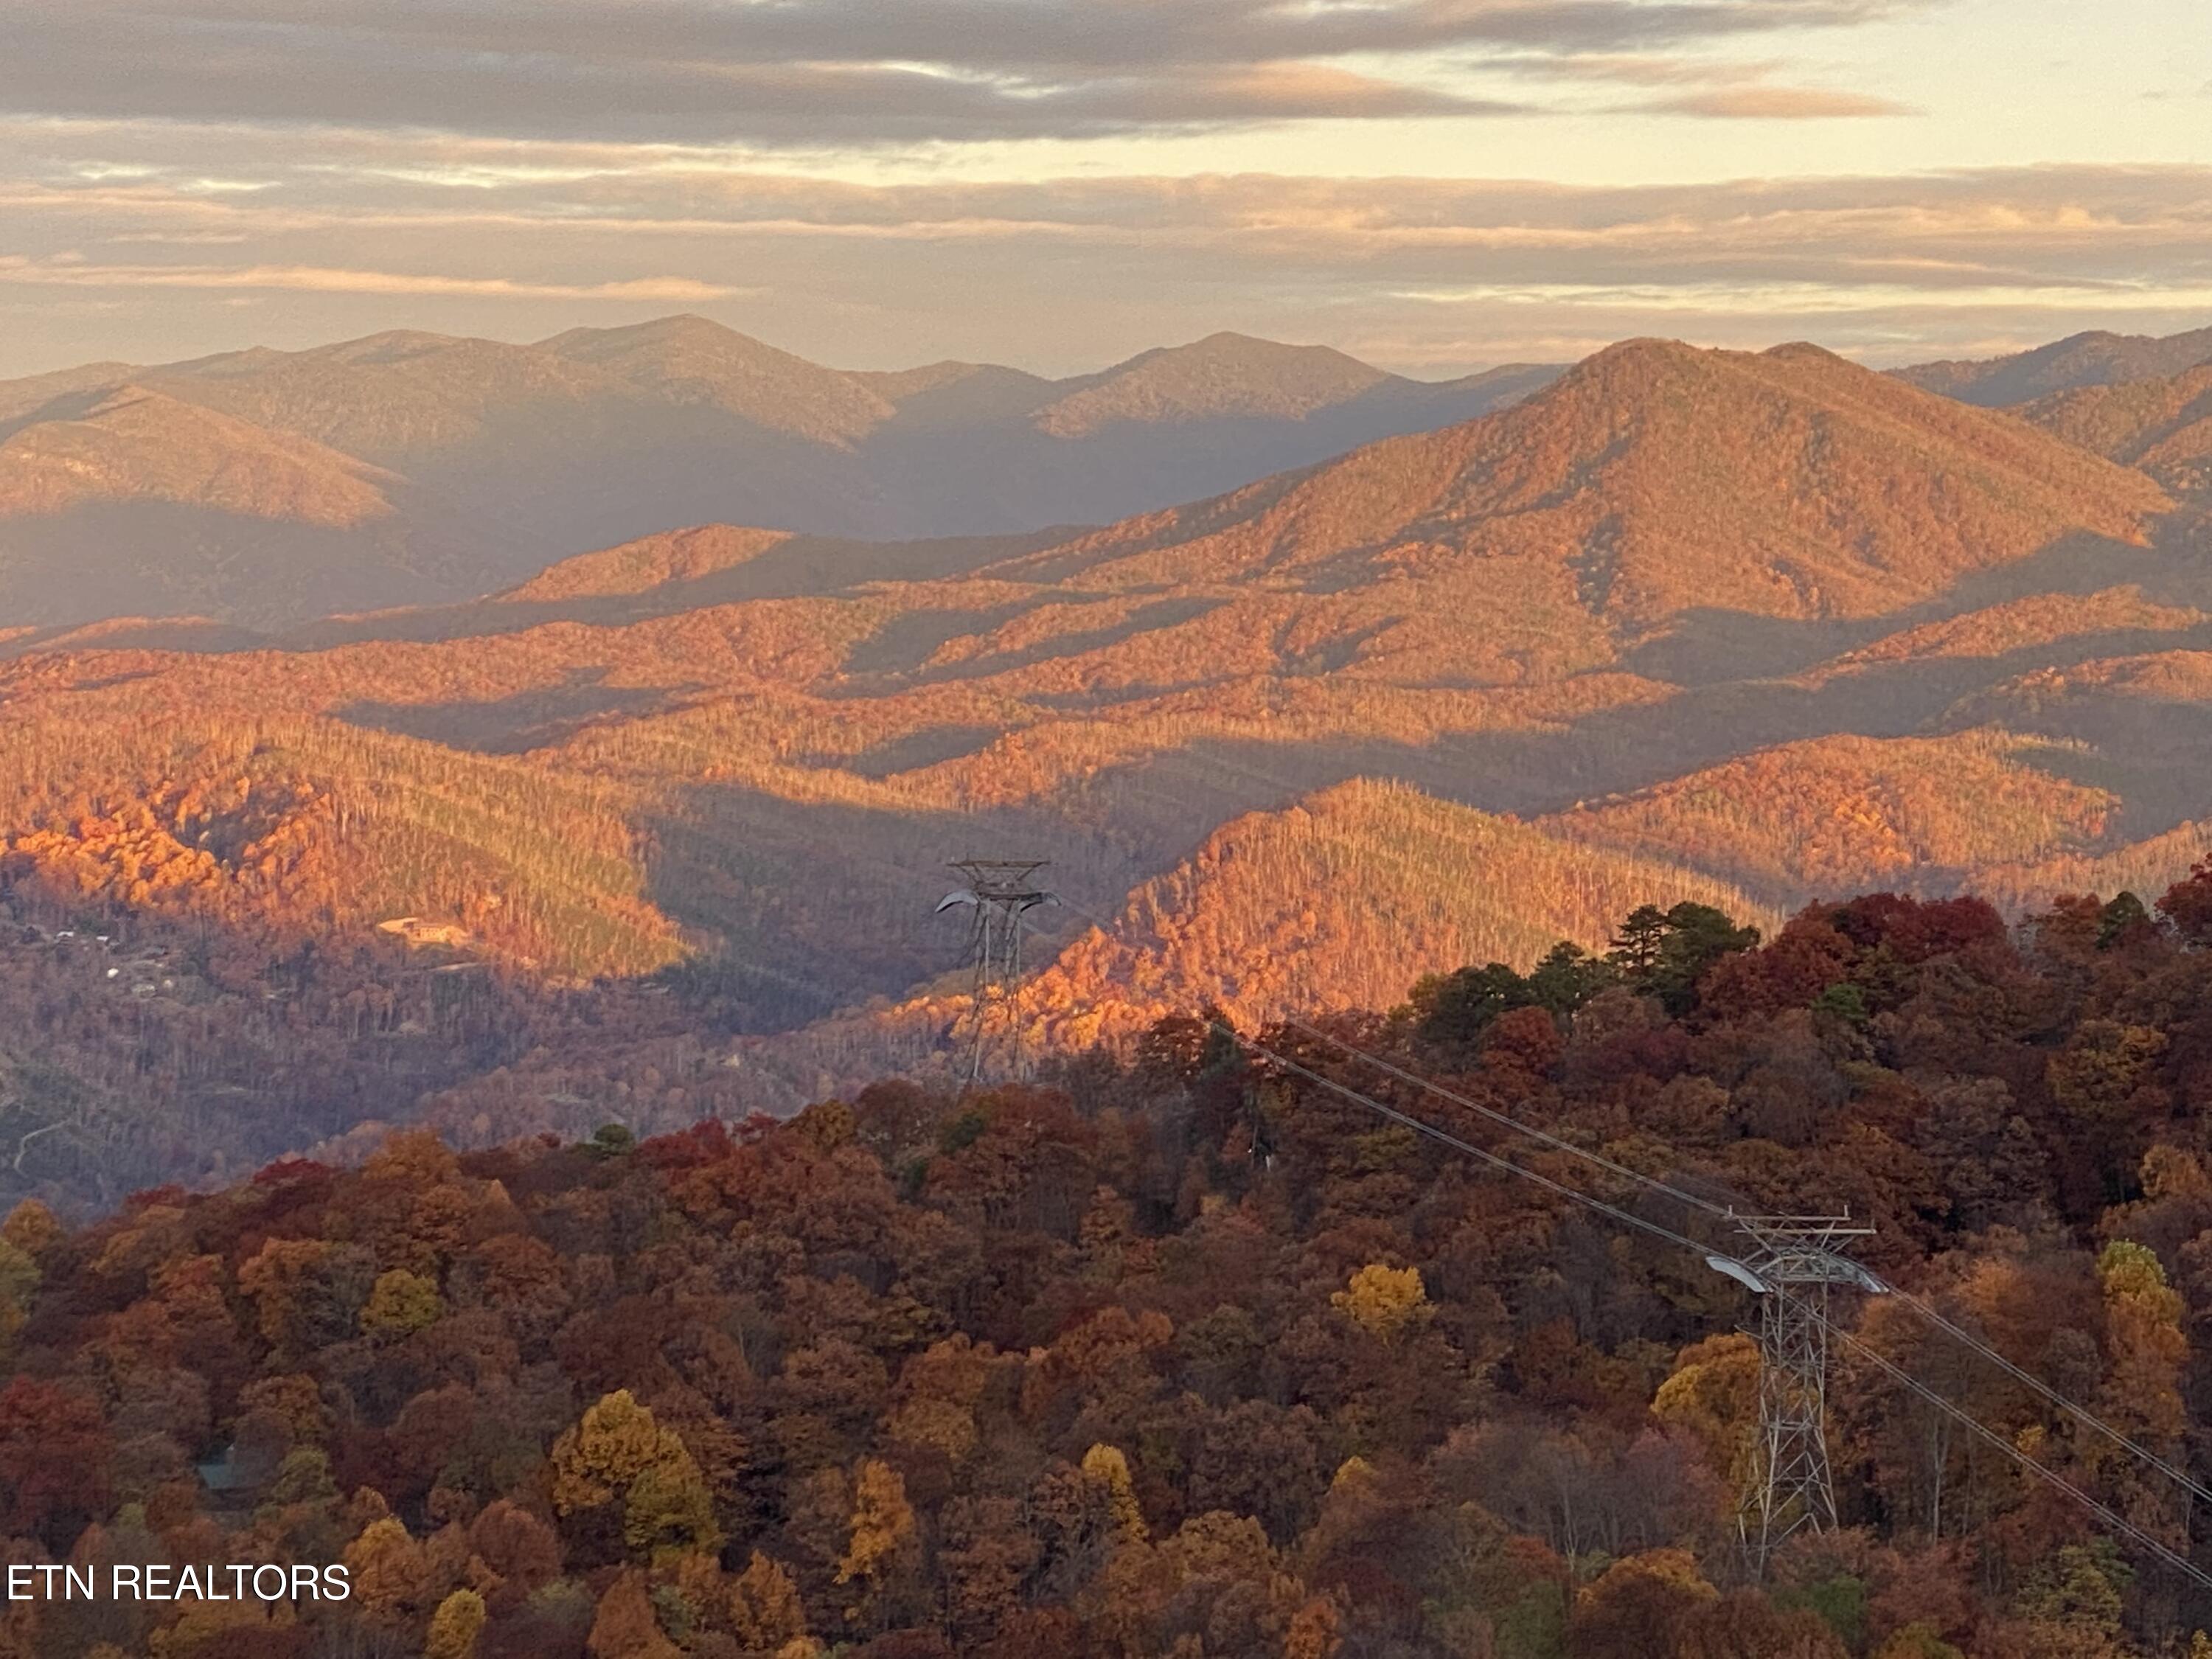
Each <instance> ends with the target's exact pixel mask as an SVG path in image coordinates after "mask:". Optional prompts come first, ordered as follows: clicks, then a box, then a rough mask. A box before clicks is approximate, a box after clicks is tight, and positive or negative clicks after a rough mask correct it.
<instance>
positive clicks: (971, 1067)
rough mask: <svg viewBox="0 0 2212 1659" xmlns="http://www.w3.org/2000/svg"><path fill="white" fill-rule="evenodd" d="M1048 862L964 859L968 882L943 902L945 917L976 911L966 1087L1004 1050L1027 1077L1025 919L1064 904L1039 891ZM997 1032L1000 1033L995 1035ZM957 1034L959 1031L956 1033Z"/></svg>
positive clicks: (961, 868)
mask: <svg viewBox="0 0 2212 1659" xmlns="http://www.w3.org/2000/svg"><path fill="white" fill-rule="evenodd" d="M1047 862H1048V860H1044V859H960V860H955V862H954V863H953V865H952V868H953V869H955V870H957V871H958V872H960V873H961V875H962V876H963V877H964V878H966V879H967V883H968V884H967V885H966V886H965V887H962V888H956V889H955V890H953V891H951V892H950V893H947V894H946V895H945V897H944V898H943V899H942V900H941V901H939V904H938V907H937V908H938V910H939V913H940V914H942V913H943V912H945V911H946V910H950V909H951V908H954V907H956V906H958V905H969V906H971V907H973V909H974V912H975V914H974V915H973V917H972V919H971V920H970V922H969V929H968V960H969V965H970V967H972V968H973V969H974V970H975V992H974V996H973V999H972V1000H971V1002H970V1004H969V1034H968V1068H967V1073H968V1074H967V1081H968V1082H969V1083H970V1084H974V1083H975V1082H977V1081H979V1080H980V1079H981V1077H982V1075H983V1065H984V1060H985V1057H986V1056H987V1054H990V1053H991V1052H992V1050H993V1049H994V1048H995V1047H998V1046H1000V1045H1001V1044H1003V1046H1004V1047H1005V1048H1006V1050H1007V1054H1008V1062H1009V1063H1008V1067H1007V1069H1008V1071H1009V1072H1010V1073H1011V1074H1012V1075H1013V1076H1015V1077H1024V1076H1026V1075H1027V1072H1026V1070H1025V1062H1024V1059H1023V1056H1022V1023H1021V1012H1020V1010H1019V1009H1018V1007H1017V1006H1016V1004H1015V994H1016V992H1017V991H1018V988H1019V987H1020V984H1021V978H1022V931H1023V928H1024V926H1025V925H1026V924H1025V923H1024V921H1023V918H1024V916H1025V915H1028V913H1029V912H1030V911H1031V910H1033V909H1035V908H1036V907H1037V906H1038V905H1040V904H1054V903H1057V902H1059V901H1058V900H1057V899H1055V898H1054V896H1053V895H1052V894H1050V893H1048V892H1047V891H1046V890H1044V889H1043V888H1042V887H1040V886H1039V885H1038V884H1037V882H1036V872H1038V871H1040V870H1042V869H1043V868H1044V867H1045V866H1046V864H1047ZM994 1027H997V1028H1000V1029H999V1030H995V1031H994ZM955 1029H956V1030H957V1027H956V1028H955Z"/></svg>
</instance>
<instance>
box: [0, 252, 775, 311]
mask: <svg viewBox="0 0 2212 1659" xmlns="http://www.w3.org/2000/svg"><path fill="white" fill-rule="evenodd" d="M0 283H9V284H13V285H15V286H18V287H33V288H91V289H138V288H161V289H268V290H270V291H289V292H295V293H307V294H358V295H386V296H401V297H407V298H421V297H430V298H439V299H457V298H458V299H478V300H481V299H492V300H625V301H665V302H670V303H675V304H684V303H689V302H692V301H705V300H727V299H732V298H735V297H737V296H738V295H741V294H743V293H744V289H736V288H731V287H727V286H726V285H724V284H721V283H702V282H697V281H695V280H693V279H692V278H690V277H688V276H645V277H632V278H628V279H624V280H621V281H616V282H605V283H532V282H518V281H515V280H513V278H510V277H505V276H437V275H428V274H424V273H422V272H416V271H402V270H333V269H331V268H329V267H325V266H314V265H234V266H224V265H113V264H92V263H90V262H88V261H83V260H77V259H66V260H64V259H28V258H21V257H17V256H0Z"/></svg>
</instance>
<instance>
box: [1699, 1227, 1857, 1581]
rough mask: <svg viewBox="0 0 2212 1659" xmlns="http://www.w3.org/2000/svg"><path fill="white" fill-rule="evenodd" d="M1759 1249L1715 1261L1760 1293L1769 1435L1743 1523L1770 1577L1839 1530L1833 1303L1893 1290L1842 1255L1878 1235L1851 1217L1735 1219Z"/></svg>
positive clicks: (1757, 1566) (1764, 1427)
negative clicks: (1831, 1400)
mask: <svg viewBox="0 0 2212 1659" xmlns="http://www.w3.org/2000/svg"><path fill="white" fill-rule="evenodd" d="M1733 1219H1734V1220H1735V1224H1736V1225H1737V1226H1738V1227H1739V1228H1741V1230H1742V1231H1743V1233H1744V1234H1745V1236H1746V1237H1747V1239H1748V1241H1749V1243H1750V1244H1751V1246H1752V1248H1751V1249H1748V1250H1747V1251H1746V1252H1745V1254H1744V1256H1743V1258H1742V1259H1741V1261H1738V1260H1735V1259H1734V1258H1731V1257H1727V1256H1708V1257H1707V1258H1706V1260H1707V1261H1708V1262H1710V1263H1711V1265H1712V1266H1713V1267H1717V1268H1718V1269H1719V1270H1720V1271H1722V1272H1723V1273H1727V1274H1728V1275H1729V1277H1730V1278H1732V1279H1736V1280H1738V1281H1739V1282H1740V1283H1742V1284H1745V1285H1749V1286H1750V1287H1751V1289H1752V1290H1753V1291H1757V1292H1758V1294H1759V1325H1758V1329H1757V1333H1756V1334H1757V1337H1758V1340H1759V1431H1758V1439H1757V1440H1756V1441H1755V1442H1754V1443H1753V1448H1752V1468H1751V1478H1750V1480H1749V1481H1748V1482H1747V1485H1746V1486H1745V1488H1744V1493H1743V1501H1742V1504H1741V1508H1740V1509H1739V1510H1737V1514H1736V1521H1737V1525H1738V1527H1739V1528H1740V1529H1741V1534H1742V1536H1743V1541H1744V1546H1745V1548H1746V1550H1747V1552H1748V1553H1749V1555H1750V1557H1751V1565H1752V1570H1753V1571H1754V1572H1756V1573H1764V1572H1765V1570H1766V1563H1767V1560H1768V1559H1769V1558H1770V1557H1771V1555H1772V1554H1773V1553H1774V1551H1775V1550H1776V1549H1778V1548H1779V1547H1781V1545H1782V1544H1783V1542H1784V1541H1785V1540H1787V1539H1788V1538H1789V1537H1790V1535H1791V1534H1794V1533H1796V1532H1799V1531H1802V1530H1803V1529H1805V1528H1811V1529H1812V1530H1813V1531H1814V1532H1827V1531H1830V1530H1832V1528H1834V1527H1835V1525H1836V1523H1837V1522H1836V1489H1835V1483H1834V1480H1833V1479H1832V1476H1831V1474H1830V1472H1829V1467H1828V1433H1827V1419H1828V1299H1829V1294H1830V1292H1831V1291H1832V1290H1834V1289H1835V1287H1837V1286H1838V1285H1842V1286H1844V1287H1845V1288H1847V1289H1850V1290H1859V1291H1874V1292H1876V1293H1880V1292H1881V1291H1884V1290H1886V1289H1887V1286H1886V1285H1883V1284H1882V1282H1881V1280H1880V1279H1876V1278H1875V1276H1874V1275H1873V1274H1872V1273H1869V1272H1868V1271H1867V1270H1866V1269H1865V1268H1864V1267H1861V1266H1859V1264H1858V1263H1857V1262H1856V1261H1852V1260H1851V1259H1850V1257H1848V1256H1845V1255H1842V1254H1840V1253H1839V1249H1838V1246H1839V1245H1840V1244H1841V1243H1843V1241H1844V1240H1846V1239H1857V1238H1865V1237H1870V1236H1871V1235H1872V1234H1873V1231H1874V1229H1872V1228H1871V1227H1855V1226H1853V1225H1851V1221H1850V1217H1849V1216H1847V1215H1846V1216H1735V1217H1733Z"/></svg>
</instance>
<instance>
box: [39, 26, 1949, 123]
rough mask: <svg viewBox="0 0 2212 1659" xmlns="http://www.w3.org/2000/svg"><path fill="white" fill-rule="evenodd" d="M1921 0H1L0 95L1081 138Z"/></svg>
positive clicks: (1370, 98) (351, 116)
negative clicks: (1301, 1) (1442, 70)
mask: <svg viewBox="0 0 2212 1659" xmlns="http://www.w3.org/2000/svg"><path fill="white" fill-rule="evenodd" d="M1936 3H1939V0H1657V3H1655V0H1377V3H1371V4H1361V5H1293V4H1285V3H1281V0H1171V3H1162V0H896V3H893V4H885V3H883V0H779V3H774V4H767V3H744V4H721V3H710V0H625V3H613V0H477V3H469V4H462V3H455V0H436V3H425V4H410V5H404V6H395V5H392V4H391V3H389V0H317V3H313V4H310V5H301V4H300V3H297V0H9V4H8V5H7V6H6V7H5V8H4V9H0V65H5V69H4V70H0V109H8V110H12V111H15V112H21V113H41V114H49V115H64V116H166V117H171V118H180V119H191V120H217V119H237V120H248V121H263V122H276V123H284V124H298V125H319V124H327V123H340V124H356V125H373V126H410V127H429V128H435V129H442V130H447V131H465V132H476V133H488V134H489V133H503V134H513V135H522V136H533V137H596V138H610V137H614V138H628V139H633V140H650V139H656V138H658V139H675V140H690V141H702V140H708V141H744V142H750V143H767V144H794V143H795V144H804V145H821V144H825V143H855V144H870V143H912V142H916V141H925V140H961V139H978V138H1006V137H1038V136H1052V137H1086V136H1089V137H1095V136H1100V135H1108V134H1117V133H1127V132H1131V131H1155V130H1158V129H1160V128H1162V127H1177V126H1180V127H1207V126H1217V125H1238V124H1250V123H1254V122H1266V121H1279V120H1288V119H1311V118H1339V119H1341V118H1396V117H1402V116H1407V115H1434V114H1459V115H1483V114H1496V113H1505V112H1513V111H1516V110H1517V109H1518V108H1520V107H1521V106H1519V105H1517V104H1516V103H1515V102H1514V101H1513V100H1502V99H1498V98H1496V97H1493V96H1490V95H1487V94H1484V93H1482V92H1480V90H1476V89H1471V88H1468V86H1466V85H1464V84H1460V83H1458V82H1455V81H1453V80H1451V79H1450V78H1449V77H1446V78H1443V79H1440V78H1439V77H1438V76H1437V74H1436V73H1434V72H1433V65H1434V64H1436V63H1437V62H1438V61H1443V60H1456V61H1459V62H1461V63H1462V64H1470V63H1472V64H1480V63H1481V62H1484V61H1486V60H1489V59H1492V58H1497V59H1500V60H1512V59H1519V60H1523V61H1525V60H1528V59H1529V58H1554V59H1559V60H1567V59H1572V58H1579V57H1584V56H1606V55H1617V54H1621V53H1636V52H1653V51H1658V52H1665V51H1669V50H1674V49H1679V48H1681V47H1684V46H1694V45H1697V44H1699V43H1711V42H1716V41H1729V40H1739V39H1743V38H1748V37H1755V36H1759V35H1762V34H1772V33H1778V32H1780V31H1784V30H1792V29H1803V28H1807V27H1844V26H1849V25H1853V24H1863V23H1866V22H1869V21H1875V20H1877V19H1881V18H1886V17H1890V16H1894V15H1899V14H1900V13H1905V12H1910V11H1913V10H1918V9H1926V8H1928V7H1929V6H1931V5H1934V4H1936ZM120 41H128V42H130V43H131V50H130V51H129V52H127V53H125V52H119V51H118V42H120Z"/></svg>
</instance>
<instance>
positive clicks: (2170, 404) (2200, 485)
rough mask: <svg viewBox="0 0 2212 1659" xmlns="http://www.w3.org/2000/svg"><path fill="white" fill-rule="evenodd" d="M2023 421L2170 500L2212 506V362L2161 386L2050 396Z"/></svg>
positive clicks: (2151, 383)
mask: <svg viewBox="0 0 2212 1659" xmlns="http://www.w3.org/2000/svg"><path fill="white" fill-rule="evenodd" d="M2021 415H2022V416H2024V417H2025V418H2026V419H2027V420H2030V421H2033V422H2035V424H2036V425H2038V426H2039V427H2041V428H2043V429H2044V430H2045V431H2046V432H2051V433H2055V434H2057V435H2058V436H2059V437H2062V438H2063V439H2065V440H2066V441H2068V442H2069V443H2073V444H2078V445H2080V446H2081V447H2082V448H2084V449H2090V450H2094V451H2095V452H2096V453H2098V454H2100V455H2103V456H2105V457H2106V458H2107V459H2112V460H2115V461H2123V462H2125V463H2126V464H2127V465H2130V466H2133V467H2137V468H2140V469H2141V470H2142V471H2144V472H2146V473H2148V474H2149V475H2150V476H2151V477H2154V478H2155V479H2157V480H2158V482H2159V483H2161V484H2163V485H2164V486H2165V487H2166V489H2168V490H2170V491H2172V493H2173V494H2174V495H2183V496H2187V497H2190V498H2191V499H2193V500H2197V501H2206V502H2212V362H2203V363H2200V364H2198V365H2197V367H2196V368H2191V369H2187V370H2185V371H2184V372H2183V373H2181V374H2175V375H2172V376H2169V377H2167V378H2165V379H2162V380H2136V381H2132V382H2130V383H2129V384H2127V385H2124V386H2085V387H2081V388H2080V389H2077V390H2075V391H2071V392H2054V393H2053V394H2052V395H2051V396H2050V397H2048V398H2038V399H2036V401H2035V402H2033V403H2032V404H2027V406H2026V407H2025V408H2023V409H2022V410H2021Z"/></svg>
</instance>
